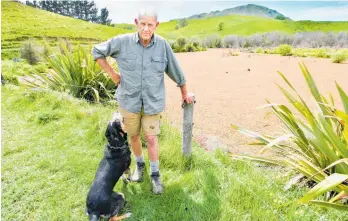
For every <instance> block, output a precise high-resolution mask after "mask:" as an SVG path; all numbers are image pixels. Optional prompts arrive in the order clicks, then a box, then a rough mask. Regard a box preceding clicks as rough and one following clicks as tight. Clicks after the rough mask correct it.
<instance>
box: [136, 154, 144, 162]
mask: <svg viewBox="0 0 348 221" xmlns="http://www.w3.org/2000/svg"><path fill="white" fill-rule="evenodd" d="M135 161H136V162H137V163H144V155H140V156H138V157H137V156H136V157H135Z"/></svg>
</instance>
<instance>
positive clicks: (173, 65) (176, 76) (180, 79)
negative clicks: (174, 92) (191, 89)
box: [165, 42, 186, 87]
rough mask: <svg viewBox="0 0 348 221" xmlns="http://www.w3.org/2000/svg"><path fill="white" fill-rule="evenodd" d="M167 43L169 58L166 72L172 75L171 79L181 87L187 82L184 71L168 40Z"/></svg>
mask: <svg viewBox="0 0 348 221" xmlns="http://www.w3.org/2000/svg"><path fill="white" fill-rule="evenodd" d="M165 45H166V46H165V47H166V54H167V60H168V63H167V67H166V70H165V72H166V73H167V75H168V76H169V77H170V79H172V80H173V81H174V82H176V83H177V86H178V87H181V86H182V85H184V84H185V83H186V79H185V76H184V73H183V72H182V70H181V68H180V66H179V63H178V61H177V60H176V58H175V55H174V52H173V50H172V48H171V47H170V45H169V44H168V42H166V43H165Z"/></svg>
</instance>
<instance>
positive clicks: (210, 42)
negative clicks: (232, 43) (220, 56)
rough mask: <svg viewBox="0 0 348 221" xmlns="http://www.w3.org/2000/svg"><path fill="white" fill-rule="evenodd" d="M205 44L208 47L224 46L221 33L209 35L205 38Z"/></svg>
mask: <svg viewBox="0 0 348 221" xmlns="http://www.w3.org/2000/svg"><path fill="white" fill-rule="evenodd" d="M203 46H204V47H207V48H222V47H223V43H222V40H221V37H220V35H208V36H206V37H205V38H204V39H203Z"/></svg>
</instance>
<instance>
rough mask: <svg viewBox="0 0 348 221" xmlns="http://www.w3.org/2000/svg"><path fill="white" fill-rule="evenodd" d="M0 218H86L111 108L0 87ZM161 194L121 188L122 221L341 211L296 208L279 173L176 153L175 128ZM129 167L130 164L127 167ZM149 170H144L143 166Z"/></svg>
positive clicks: (167, 144)
mask: <svg viewBox="0 0 348 221" xmlns="http://www.w3.org/2000/svg"><path fill="white" fill-rule="evenodd" d="M1 90H2V102H1V107H2V121H1V124H2V125H1V128H2V133H1V136H2V168H1V173H2V217H3V218H2V219H3V220H86V219H87V217H86V216H85V214H84V209H85V199H86V195H87V193H88V190H89V187H90V185H91V183H92V180H93V178H94V175H95V171H96V169H97V166H98V163H99V161H100V159H101V157H102V154H103V148H104V145H105V138H104V132H105V127H106V124H107V121H108V120H109V118H110V117H111V114H112V112H113V111H114V110H115V109H116V108H117V107H116V104H110V105H109V106H102V105H91V104H88V103H86V102H84V101H81V100H77V99H74V98H71V97H70V96H68V95H64V94H59V93H56V92H50V91H28V90H25V89H23V88H20V87H17V86H13V85H7V86H3V87H2V89H1ZM160 150H161V152H160V159H161V171H162V175H163V176H162V177H163V182H164V184H165V187H166V188H165V193H164V194H163V195H160V196H154V195H152V194H151V193H150V182H149V178H148V176H146V179H145V181H144V182H143V183H140V184H128V185H124V184H123V183H122V182H119V183H118V184H117V185H116V188H115V189H116V190H117V191H121V192H123V193H125V197H126V199H127V200H128V202H129V203H128V206H127V208H126V210H125V212H127V211H131V212H132V213H133V215H132V217H131V218H129V219H127V220H130V221H131V220H238V221H239V220H319V219H320V220H342V221H343V220H344V219H345V218H344V216H343V215H342V213H339V212H338V211H335V210H323V209H321V208H319V207H315V206H300V205H297V204H296V199H298V198H299V197H300V196H302V195H303V194H304V193H305V191H306V189H301V188H299V189H298V188H296V189H293V190H291V191H283V185H284V180H285V179H287V177H285V176H284V173H285V171H283V170H282V169H280V168H272V167H264V166H262V167H258V166H255V165H254V164H249V163H246V162H240V161H231V159H230V158H229V157H228V156H227V155H225V154H224V153H223V152H221V151H216V152H213V153H212V152H205V151H204V150H203V149H202V148H200V147H199V146H197V145H196V144H194V146H193V156H192V158H191V159H185V158H183V156H182V154H181V139H180V135H179V132H178V130H177V129H174V128H172V127H170V126H169V125H168V124H167V123H164V124H163V125H162V133H161V135H160ZM132 165H134V161H133V164H132ZM147 171H149V168H147Z"/></svg>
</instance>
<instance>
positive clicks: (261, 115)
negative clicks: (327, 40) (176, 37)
mask: <svg viewBox="0 0 348 221" xmlns="http://www.w3.org/2000/svg"><path fill="white" fill-rule="evenodd" d="M228 54H229V49H209V50H208V51H205V52H195V53H178V54H176V56H177V59H178V61H179V63H180V65H181V68H182V69H183V71H184V73H185V76H186V79H187V86H188V90H189V91H190V92H193V93H194V94H195V96H196V100H197V103H196V104H195V107H194V128H193V133H194V139H195V140H196V141H197V142H199V143H200V144H202V146H203V147H204V148H206V149H214V148H216V147H222V148H225V149H226V150H228V151H230V152H232V153H237V154H241V153H243V154H250V153H251V154H257V153H258V150H259V148H258V147H254V146H250V145H248V143H249V142H251V141H253V140H252V139H251V138H249V137H247V136H246V135H243V134H241V133H239V132H237V131H234V130H233V129H232V128H231V124H236V125H239V126H243V127H245V128H247V129H250V130H252V131H256V132H260V133H264V134H270V135H277V134H278V133H279V132H280V131H281V129H280V126H282V124H281V122H280V121H279V120H278V119H277V117H276V116H274V115H272V114H271V115H268V116H267V113H269V112H270V109H267V108H266V109H256V108H257V107H259V106H261V105H264V104H266V99H268V100H269V101H270V102H271V103H283V104H284V103H287V101H286V99H285V97H284V96H283V94H282V93H281V92H280V90H279V88H278V87H277V85H276V84H279V85H282V86H285V87H286V84H285V82H284V81H283V80H282V78H281V77H280V76H279V75H278V74H277V71H281V72H282V73H283V74H285V75H286V77H287V78H288V79H289V81H290V82H291V83H292V84H293V85H294V86H295V88H296V89H297V91H298V92H299V93H300V95H301V96H302V97H303V99H304V100H305V101H306V102H309V103H308V104H309V106H310V107H311V108H316V104H315V102H314V100H313V99H312V97H311V94H310V91H309V89H308V87H307V85H306V82H305V79H304V77H303V75H302V72H301V69H300V67H299V62H302V61H303V62H304V64H305V65H306V66H307V68H308V69H309V71H310V73H311V74H312V75H313V78H314V79H315V81H316V83H317V86H318V88H319V91H320V92H321V93H322V94H323V95H324V96H326V97H329V94H330V93H332V95H333V97H334V98H335V100H336V102H337V104H338V106H342V103H341V101H340V99H339V94H338V92H337V89H336V86H335V81H337V82H338V83H339V84H340V86H341V87H342V88H343V90H345V91H348V63H343V64H334V63H332V62H331V60H330V59H320V58H297V57H283V56H280V55H263V54H249V53H239V56H229V55H228ZM286 88H288V87H286ZM166 90H167V95H166V96H167V105H166V110H165V112H164V116H165V117H166V118H167V119H168V121H169V122H170V123H171V124H172V125H174V126H176V127H177V128H179V129H181V128H182V118H183V116H182V115H183V110H182V108H181V94H180V89H179V88H178V87H177V86H176V84H175V83H174V82H173V81H171V80H170V79H169V78H168V77H166Z"/></svg>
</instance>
